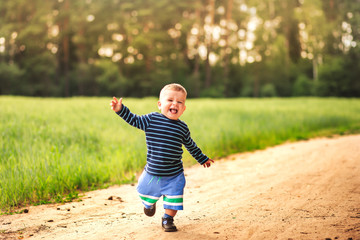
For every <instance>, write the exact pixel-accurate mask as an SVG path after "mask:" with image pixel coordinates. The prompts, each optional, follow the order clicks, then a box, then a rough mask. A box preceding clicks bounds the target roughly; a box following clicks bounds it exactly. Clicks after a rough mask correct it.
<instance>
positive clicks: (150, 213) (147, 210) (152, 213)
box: [144, 204, 156, 217]
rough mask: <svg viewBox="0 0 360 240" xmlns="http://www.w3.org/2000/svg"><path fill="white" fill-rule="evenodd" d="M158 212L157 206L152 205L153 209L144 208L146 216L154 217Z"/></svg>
mask: <svg viewBox="0 0 360 240" xmlns="http://www.w3.org/2000/svg"><path fill="white" fill-rule="evenodd" d="M155 212H156V204H154V205H152V206H151V208H146V207H144V213H145V215H146V216H149V217H152V216H154V215H155Z"/></svg>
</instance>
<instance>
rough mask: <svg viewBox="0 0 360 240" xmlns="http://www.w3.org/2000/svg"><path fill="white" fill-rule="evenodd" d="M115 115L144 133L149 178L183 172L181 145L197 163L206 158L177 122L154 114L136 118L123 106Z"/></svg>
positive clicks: (183, 127)
mask: <svg viewBox="0 0 360 240" xmlns="http://www.w3.org/2000/svg"><path fill="white" fill-rule="evenodd" d="M117 114H118V115H119V116H120V117H121V118H123V119H124V120H125V121H126V122H127V123H129V124H130V125H131V126H133V127H136V128H139V129H141V130H143V131H145V135H146V145H147V163H146V166H145V170H146V171H147V172H148V173H150V174H152V175H156V176H173V175H177V174H179V173H180V172H182V171H184V168H183V162H182V154H183V150H182V145H184V146H185V148H186V149H187V150H188V151H189V153H190V154H191V155H192V156H193V157H194V158H195V159H196V160H197V161H198V162H199V163H200V164H203V163H205V162H206V161H207V160H208V159H209V158H208V157H207V156H206V155H205V154H203V153H202V151H201V149H200V148H199V147H198V146H197V145H196V143H195V142H194V141H193V139H192V138H191V136H190V131H189V128H188V126H187V125H186V123H185V122H183V121H181V120H171V119H169V118H167V117H165V116H164V115H162V114H161V113H157V112H153V113H149V114H147V115H142V116H138V115H136V114H133V113H132V112H131V111H130V110H129V109H128V108H127V107H126V106H124V105H123V107H122V109H121V110H120V112H117Z"/></svg>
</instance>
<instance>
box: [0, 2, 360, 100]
mask: <svg viewBox="0 0 360 240" xmlns="http://www.w3.org/2000/svg"><path fill="white" fill-rule="evenodd" d="M359 59H360V4H359V1H358V0H356V1H353V0H311V1H307V0H251V1H250V0H222V1H220V0H182V1H177V0H46V1H43V0H33V1H31V2H29V1H25V0H11V1H8V0H0V81H1V85H0V94H3V95H4V94H12V95H27V96H55V97H69V96H78V95H82V96H105V95H106V96H111V95H116V96H120V95H121V96H132V97H143V96H153V95H157V94H158V92H159V89H160V88H161V87H162V86H163V85H164V84H166V83H170V82H178V83H181V84H183V85H184V86H185V87H187V88H189V90H190V89H191V90H190V91H189V94H190V97H271V96H284V97H287V96H339V97H359V96H360V61H359Z"/></svg>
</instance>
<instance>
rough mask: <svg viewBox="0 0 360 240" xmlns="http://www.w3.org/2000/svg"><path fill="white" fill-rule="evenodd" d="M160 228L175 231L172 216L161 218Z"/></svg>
mask: <svg viewBox="0 0 360 240" xmlns="http://www.w3.org/2000/svg"><path fill="white" fill-rule="evenodd" d="M161 224H162V228H163V229H164V230H165V232H176V231H177V228H176V226H175V225H174V218H164V217H163V218H162V222H161Z"/></svg>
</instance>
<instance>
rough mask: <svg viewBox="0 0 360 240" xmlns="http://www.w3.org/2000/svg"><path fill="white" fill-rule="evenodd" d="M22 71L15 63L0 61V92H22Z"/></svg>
mask: <svg viewBox="0 0 360 240" xmlns="http://www.w3.org/2000/svg"><path fill="white" fill-rule="evenodd" d="M23 75H24V71H23V70H21V69H20V68H19V67H18V66H17V65H16V64H7V63H2V62H0V83H1V84H0V94H16V93H23V91H24V88H23V87H21V78H22V77H23Z"/></svg>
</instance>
